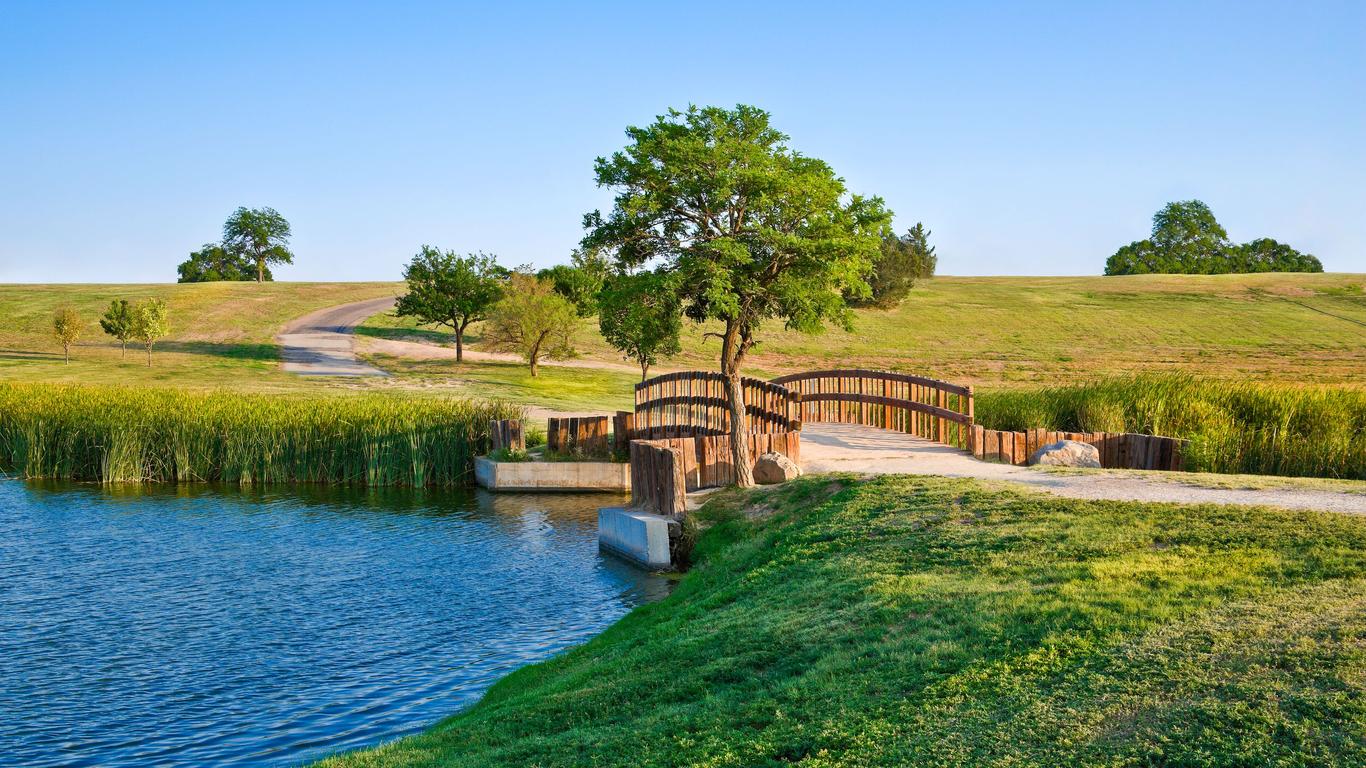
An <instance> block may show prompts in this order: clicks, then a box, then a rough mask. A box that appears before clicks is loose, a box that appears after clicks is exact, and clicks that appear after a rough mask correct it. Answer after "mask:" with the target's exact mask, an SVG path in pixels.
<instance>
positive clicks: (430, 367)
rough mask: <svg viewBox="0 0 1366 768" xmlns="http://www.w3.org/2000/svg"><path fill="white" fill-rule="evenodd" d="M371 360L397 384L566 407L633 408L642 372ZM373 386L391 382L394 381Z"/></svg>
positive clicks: (380, 357) (386, 358)
mask: <svg viewBox="0 0 1366 768" xmlns="http://www.w3.org/2000/svg"><path fill="white" fill-rule="evenodd" d="M362 358H363V359H364V360H365V361H366V362H369V363H370V364H372V365H375V366H378V367H380V368H382V369H384V370H386V371H389V372H390V373H393V374H394V375H395V378H397V379H398V380H399V383H398V384H397V386H402V387H407V388H416V389H419V390H424V389H425V390H427V391H445V392H454V393H457V394H463V395H468V396H471V397H499V398H503V399H507V400H512V401H514V402H518V403H524V404H526V405H532V406H539V407H542V408H548V409H550V410H554V411H562V412H577V411H584V412H598V413H605V412H610V411H617V410H632V409H633V408H634V407H635V385H636V383H637V382H638V381H640V374H638V373H631V372H629V371H619V370H616V369H612V368H566V367H560V366H554V365H543V366H541V368H540V375H539V376H534V377H533V376H532V375H531V370H530V369H529V368H528V367H527V366H526V364H524V363H503V362H474V361H465V362H463V363H459V364H457V363H456V362H455V361H454V360H445V359H438V360H410V359H405V358H397V357H392V356H389V355H376V354H371V355H362ZM372 384H373V385H374V386H382V387H392V386H395V384H393V383H391V382H390V381H387V380H386V381H375V382H372Z"/></svg>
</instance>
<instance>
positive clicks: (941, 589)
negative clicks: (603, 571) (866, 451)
mask: <svg viewBox="0 0 1366 768" xmlns="http://www.w3.org/2000/svg"><path fill="white" fill-rule="evenodd" d="M700 515H701V517H702V518H703V519H704V520H705V521H706V522H707V523H708V524H709V525H710V528H709V529H708V530H707V531H706V532H705V533H704V534H703V535H702V536H701V539H700V541H699V543H698V546H697V549H696V551H695V553H694V561H695V563H696V565H695V567H694V568H693V570H692V571H691V572H690V573H688V574H687V576H685V577H684V578H683V580H682V581H681V582H680V583H679V584H678V586H677V588H676V589H675V590H674V592H673V594H672V595H671V596H670V597H669V598H667V599H666V600H664V601H662V602H660V603H656V604H653V605H649V606H645V607H642V608H639V609H637V610H635V611H634V612H632V613H631V614H630V615H628V616H627V617H625V618H624V619H623V620H621V621H620V622H619V623H617V624H616V625H615V626H613V627H611V628H610V629H608V630H607V631H606V632H605V633H604V634H602V635H601V636H599V637H597V638H595V639H594V640H592V641H590V642H589V643H587V644H585V645H584V646H582V647H580V648H578V649H575V650H573V651H571V652H569V653H567V654H565V655H563V656H560V657H558V658H555V659H553V660H551V661H549V662H547V663H544V664H537V665H533V666H531V667H527V668H524V669H521V670H519V671H517V672H514V673H513V674H511V675H509V676H508V677H507V678H505V679H504V680H503V681H502V682H500V683H499V684H497V685H495V686H494V687H493V688H492V689H491V690H490V691H489V693H488V694H487V696H485V698H484V699H483V701H481V702H480V703H479V704H477V705H476V706H474V707H473V708H471V709H470V710H468V711H466V712H464V713H461V714H459V715H456V716H454V717H452V718H450V719H448V720H446V721H444V722H442V723H440V724H438V725H436V726H435V727H433V728H432V729H431V730H430V731H428V732H426V733H424V734H422V735H419V736H416V737H413V738H408V739H403V740H400V741H397V742H395V743H392V744H389V745H385V746H382V747H379V748H377V749H373V750H367V751H362V752H357V753H353V754H348V755H343V756H339V757H336V758H333V759H331V760H328V761H325V762H324V763H323V765H325V766H328V768H343V767H347V768H350V767H356V766H367V767H380V766H384V767H388V766H435V765H441V766H452V767H453V766H524V765H539V766H571V765H598V766H616V765H620V766H632V767H633V768H643V767H647V766H677V765H708V766H780V765H790V764H793V763H800V764H802V765H809V766H815V767H818V768H819V767H823V766H837V765H838V766H903V765H944V766H947V765H963V766H971V765H983V766H985V765H1078V766H1100V765H1104V766H1120V765H1191V766H1203V765H1209V766H1213V765H1319V766H1352V765H1360V764H1362V763H1363V761H1366V736H1363V734H1366V654H1364V653H1363V651H1362V648H1363V647H1366V520H1362V519H1360V518H1355V517H1350V516H1345V515H1331V514H1320V513H1311V512H1288V511H1279V510H1272V509H1259V508H1239V507H1218V506H1178V505H1168V504H1139V503H1128V502H1099V501H1081V500H1067V499H1060V498H1054V497H1050V496H1045V495H1041V494H1033V493H1025V492H1020V491H1011V490H1003V489H998V488H995V487H992V486H989V485H986V484H982V483H978V482H973V481H967V480H953V479H944V478H915V477H904V476H902V477H892V476H888V477H882V478H878V479H875V480H867V481H855V480H852V479H838V478H831V477H829V476H826V477H808V478H803V479H801V480H799V481H796V482H794V483H789V484H787V485H785V486H782V487H781V488H778V489H774V490H761V491H757V492H752V493H750V494H744V493H741V492H736V491H727V492H723V493H722V494H720V495H719V496H718V497H717V498H716V499H714V500H712V501H711V502H710V503H709V504H708V505H707V506H706V507H704V508H703V510H702V511H701V512H700Z"/></svg>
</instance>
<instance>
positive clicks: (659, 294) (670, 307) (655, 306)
mask: <svg viewBox="0 0 1366 768" xmlns="http://www.w3.org/2000/svg"><path fill="white" fill-rule="evenodd" d="M681 314H682V313H681V312H680V308H679V305H678V296H677V293H676V292H675V291H674V290H673V288H672V286H669V285H668V284H667V283H666V281H665V280H664V279H663V278H662V277H661V276H660V275H656V274H654V273H652V272H644V273H641V274H635V275H620V276H617V277H614V278H612V279H611V280H610V281H608V283H607V285H606V286H605V287H604V288H603V289H602V292H601V294H600V296H599V301H598V328H599V330H601V331H602V337H603V338H604V339H606V340H607V343H608V344H611V345H612V346H613V347H615V348H616V349H617V350H619V351H620V352H621V353H622V354H623V355H625V356H626V359H628V360H634V361H635V362H636V364H637V365H639V366H640V380H641V381H645V379H646V378H648V377H649V375H650V366H652V365H654V364H655V362H656V361H657V360H658V359H659V358H660V357H661V356H662V357H669V356H671V355H676V354H678V353H679V351H680V349H681V347H680V346H679V343H678V334H679V331H681V330H682V327H681V326H682V320H681Z"/></svg>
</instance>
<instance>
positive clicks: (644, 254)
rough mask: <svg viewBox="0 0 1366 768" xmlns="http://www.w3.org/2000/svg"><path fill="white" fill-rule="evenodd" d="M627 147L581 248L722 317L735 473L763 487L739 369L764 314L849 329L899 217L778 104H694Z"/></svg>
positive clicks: (614, 163) (794, 324) (607, 164)
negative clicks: (816, 153) (774, 107)
mask: <svg viewBox="0 0 1366 768" xmlns="http://www.w3.org/2000/svg"><path fill="white" fill-rule="evenodd" d="M626 134H627V136H628V137H629V139H630V143H629V144H628V145H627V147H626V148H625V149H624V150H623V151H620V152H617V153H615V154H613V155H612V156H611V157H609V158H598V161H597V163H596V166H595V171H596V175H597V182H598V186H602V187H610V188H612V189H614V190H615V191H616V197H615V201H614V206H613V209H612V211H611V213H610V214H609V215H608V216H606V217H604V216H603V215H602V214H601V213H600V212H597V211H595V212H593V213H590V214H588V215H587V216H585V217H584V227H585V229H587V230H588V233H587V235H586V236H585V237H584V239H583V247H584V248H586V249H588V250H601V251H602V252H604V253H609V254H612V255H613V256H614V258H615V261H616V267H617V271H619V272H629V271H631V270H634V269H637V268H640V267H644V266H647V265H655V266H654V268H655V271H657V272H659V273H661V274H664V275H667V276H668V277H669V282H668V285H670V286H672V287H673V289H674V290H675V292H676V296H677V297H678V299H679V301H680V305H681V306H682V307H683V309H684V312H685V314H686V315H687V316H688V317H690V318H692V319H693V320H696V321H699V322H700V321H705V320H714V321H717V322H719V323H721V324H722V326H723V331H722V332H721V333H719V334H716V335H717V336H719V337H720V339H721V373H722V374H723V375H724V376H725V377H726V379H727V388H726V389H727V400H728V405H729V411H730V419H729V421H730V429H731V440H730V443H731V452H732V457H731V458H732V463H733V465H734V467H735V474H736V482H737V484H738V485H741V486H751V485H753V484H754V477H753V472H752V467H751V464H750V459H749V441H748V439H746V438H747V432H748V415H747V414H746V411H745V402H744V390H743V387H742V379H741V372H740V371H741V366H742V365H743V364H744V361H745V356H746V354H747V353H748V352H749V351H750V349H751V348H753V346H754V344H755V342H756V341H757V339H756V335H757V334H758V332H759V330H760V327H761V326H762V325H763V323H764V321H765V320H770V319H779V320H782V321H783V323H784V325H785V326H786V327H788V328H791V329H795V330H799V331H804V332H810V333H815V332H818V331H820V330H821V329H822V328H823V327H824V324H825V322H826V321H833V322H835V323H838V324H840V325H843V326H846V327H849V326H850V323H851V317H852V315H851V312H850V311H849V308H848V305H847V304H846V302H845V295H846V292H847V294H848V295H850V296H853V297H854V298H856V299H859V298H865V297H866V296H867V295H868V293H869V288H868V285H867V283H866V282H865V278H866V277H867V275H868V274H869V272H871V270H872V264H873V261H874V259H875V258H876V257H877V255H878V253H879V244H880V243H881V241H882V238H883V236H885V235H886V234H887V233H888V232H890V220H891V214H890V213H889V212H888V211H887V210H886V208H885V207H884V206H883V203H882V200H881V199H880V198H877V197H870V198H865V197H860V196H858V195H849V194H848V192H847V190H846V188H845V186H844V181H843V180H842V179H840V178H839V177H838V176H836V175H835V172H834V171H833V170H832V169H831V168H830V166H829V165H827V164H826V163H824V162H823V161H821V160H818V159H816V158H814V157H808V156H806V155H803V154H801V153H799V152H795V151H793V150H791V149H789V148H788V147H787V144H786V142H787V136H785V135H783V134H782V133H781V132H779V131H778V130H777V129H775V128H774V127H773V126H772V125H771V124H770V121H769V115H768V113H767V112H765V111H763V110H762V109H759V108H757V107H752V106H746V105H740V106H737V107H736V108H735V109H722V108H719V107H706V108H697V107H690V108H689V109H688V110H687V111H686V112H679V111H677V110H670V111H669V113H668V114H667V115H663V116H661V117H659V118H658V119H657V120H656V121H655V122H654V123H653V124H651V125H648V126H646V127H644V128H638V127H631V128H628V129H627V130H626Z"/></svg>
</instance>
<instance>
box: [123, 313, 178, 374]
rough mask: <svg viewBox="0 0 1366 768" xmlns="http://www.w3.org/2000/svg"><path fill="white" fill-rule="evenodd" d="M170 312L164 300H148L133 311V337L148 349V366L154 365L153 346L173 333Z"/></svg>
mask: <svg viewBox="0 0 1366 768" xmlns="http://www.w3.org/2000/svg"><path fill="white" fill-rule="evenodd" d="M169 319H170V311H169V310H168V309H167V307H166V302H165V301H164V300H162V299H146V300H145V301H140V302H138V303H137V304H136V305H135V306H134V307H133V309H132V320H133V323H132V331H133V333H132V336H133V338H135V339H137V340H138V341H140V342H142V343H143V345H144V346H145V347H146V348H147V366H148V367H149V368H150V367H151V365H152V345H153V344H155V343H156V342H157V340H158V339H160V338H162V337H163V336H166V335H167V334H169V333H170V332H171V326H170V323H169Z"/></svg>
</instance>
